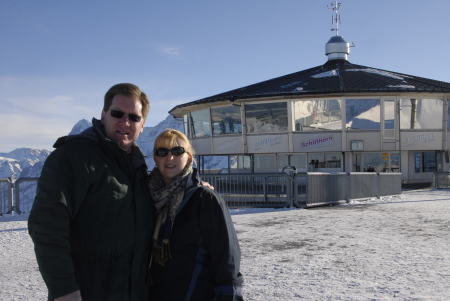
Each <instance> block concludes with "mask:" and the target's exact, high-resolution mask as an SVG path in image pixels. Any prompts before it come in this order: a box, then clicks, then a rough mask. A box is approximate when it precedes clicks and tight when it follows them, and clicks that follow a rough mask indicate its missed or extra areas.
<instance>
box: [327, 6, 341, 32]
mask: <svg viewBox="0 0 450 301" xmlns="http://www.w3.org/2000/svg"><path fill="white" fill-rule="evenodd" d="M341 5H342V3H340V2H338V1H337V0H336V1H334V2H331V3H330V4H328V5H327V7H328V8H329V9H331V10H333V15H332V16H331V25H334V27H333V28H331V31H335V32H336V35H337V36H338V35H339V24H341V15H340V14H339V9H340V8H341Z"/></svg>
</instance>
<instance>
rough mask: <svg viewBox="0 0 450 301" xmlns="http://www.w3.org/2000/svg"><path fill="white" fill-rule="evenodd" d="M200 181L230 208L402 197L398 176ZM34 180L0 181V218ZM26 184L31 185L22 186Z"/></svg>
mask: <svg viewBox="0 0 450 301" xmlns="http://www.w3.org/2000/svg"><path fill="white" fill-rule="evenodd" d="M445 175H446V178H445V177H444V176H442V178H443V179H444V178H445V179H446V181H447V182H445V183H446V185H447V187H450V174H449V173H446V174H445ZM201 177H202V180H204V181H207V182H209V183H210V184H211V185H213V186H214V189H215V190H217V191H218V192H219V193H220V194H221V195H222V197H223V198H224V200H225V201H226V202H227V205H228V206H229V207H232V208H236V207H272V208H279V207H293V206H295V207H311V206H317V205H324V204H332V203H336V202H339V201H348V200H350V199H358V198H368V197H374V196H383V195H394V194H401V173H316V172H310V173H297V174H296V173H288V174H286V173H270V174H269V173H265V174H202V175H201ZM37 179H38V178H19V179H17V180H16V181H13V180H12V179H10V178H3V179H0V215H2V214H5V213H8V214H10V213H12V212H16V213H18V214H20V213H25V212H29V211H30V210H31V206H32V202H33V199H34V195H35V187H36V185H35V184H36V183H35V182H36V181H37ZM25 182H32V183H33V185H24V184H25ZM442 183H444V180H442ZM26 200H27V201H26Z"/></svg>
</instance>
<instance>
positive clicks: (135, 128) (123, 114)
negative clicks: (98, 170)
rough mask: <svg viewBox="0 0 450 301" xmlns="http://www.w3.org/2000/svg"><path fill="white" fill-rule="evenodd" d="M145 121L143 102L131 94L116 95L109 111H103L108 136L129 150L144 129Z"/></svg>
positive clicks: (125, 149)
mask: <svg viewBox="0 0 450 301" xmlns="http://www.w3.org/2000/svg"><path fill="white" fill-rule="evenodd" d="M138 119H140V120H138ZM144 122H145V120H144V117H143V116H142V104H141V102H140V100H139V99H137V98H133V97H131V96H124V95H116V96H114V97H113V99H112V103H111V106H110V107H109V109H108V111H106V112H105V111H102V123H103V125H104V127H105V132H106V136H108V138H110V139H111V140H113V141H114V142H116V143H117V144H118V145H119V147H120V148H121V149H123V150H124V151H127V152H128V151H129V150H130V148H131V146H132V145H133V143H134V142H135V141H136V140H137V138H138V137H139V134H140V133H141V132H142V131H143V129H144Z"/></svg>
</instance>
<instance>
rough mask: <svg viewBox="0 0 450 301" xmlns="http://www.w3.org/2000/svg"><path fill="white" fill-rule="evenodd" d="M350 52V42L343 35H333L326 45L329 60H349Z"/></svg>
mask: <svg viewBox="0 0 450 301" xmlns="http://www.w3.org/2000/svg"><path fill="white" fill-rule="evenodd" d="M349 54H350V43H349V42H347V41H346V40H344V38H343V37H342V36H334V37H331V38H330V39H329V40H328V42H327V44H326V45H325V55H327V56H328V61H332V60H347V58H348V55H349Z"/></svg>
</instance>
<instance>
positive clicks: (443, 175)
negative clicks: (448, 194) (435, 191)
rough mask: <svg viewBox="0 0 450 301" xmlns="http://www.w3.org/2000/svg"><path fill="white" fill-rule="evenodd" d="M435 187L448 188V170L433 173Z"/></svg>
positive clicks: (449, 178)
mask: <svg viewBox="0 0 450 301" xmlns="http://www.w3.org/2000/svg"><path fill="white" fill-rule="evenodd" d="M434 186H435V187H436V188H450V172H437V173H435V174H434Z"/></svg>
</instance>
